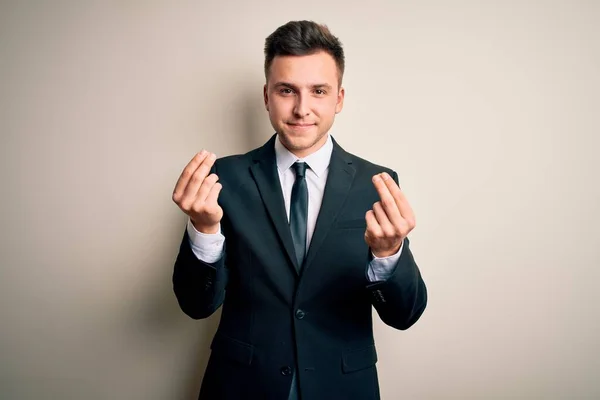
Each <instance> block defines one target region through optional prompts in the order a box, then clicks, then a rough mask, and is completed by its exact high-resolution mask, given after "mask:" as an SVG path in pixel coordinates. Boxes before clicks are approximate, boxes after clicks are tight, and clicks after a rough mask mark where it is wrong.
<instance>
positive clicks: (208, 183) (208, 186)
mask: <svg viewBox="0 0 600 400" xmlns="http://www.w3.org/2000/svg"><path fill="white" fill-rule="evenodd" d="M218 180H219V177H218V176H217V174H210V175H209V176H207V177H206V179H204V182H202V185H201V186H200V189H198V193H197V194H196V200H195V201H199V202H201V203H204V202H205V201H207V198H208V196H209V194H210V191H211V190H212V188H213V187H214V186H215V184H216V183H217V181H218Z"/></svg>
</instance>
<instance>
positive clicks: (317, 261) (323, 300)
mask: <svg viewBox="0 0 600 400" xmlns="http://www.w3.org/2000/svg"><path fill="white" fill-rule="evenodd" d="M275 139H276V136H273V137H272V138H271V139H270V140H269V141H268V142H267V143H266V144H265V145H264V146H262V147H260V148H258V149H255V150H253V151H251V152H249V153H247V154H244V155H236V156H229V157H224V158H221V159H219V160H217V161H216V163H215V167H214V168H213V170H214V171H213V172H216V173H217V174H218V176H219V178H220V182H221V184H222V185H223V190H222V191H221V193H220V196H219V204H220V205H221V207H222V208H223V210H224V216H223V219H222V221H221V229H222V232H223V234H224V235H225V240H226V242H225V255H224V257H223V258H221V260H219V261H217V262H216V263H214V264H207V263H204V262H202V261H199V260H198V259H197V258H196V257H195V255H194V254H193V253H192V250H191V247H190V245H189V240H188V237H187V233H185V234H184V238H183V241H182V243H181V248H180V251H179V255H178V257H177V260H176V262H175V268H174V274H173V286H174V291H175V294H176V296H177V300H178V301H179V305H180V306H181V309H182V310H183V311H184V312H185V313H186V314H187V315H189V316H190V317H192V318H196V319H200V318H206V317H208V316H210V315H211V314H212V313H214V312H215V310H216V309H217V308H219V307H220V306H221V305H223V310H222V315H221V321H220V324H219V327H218V330H217V333H216V334H215V337H214V339H213V342H212V345H211V349H212V353H211V356H210V360H209V363H208V367H207V369H206V373H205V375H204V380H203V383H202V389H201V391H200V399H211V400H213V399H231V400H239V399H253V400H254V399H274V400H285V399H287V396H288V393H289V390H290V383H291V379H292V374H293V372H294V370H296V373H297V379H298V384H299V391H300V394H301V397H302V399H303V400H319V399H327V400H335V399H360V400H369V399H379V386H378V381H377V371H376V367H375V363H376V361H377V354H376V351H375V344H374V340H373V328H372V317H371V314H372V306H374V307H375V309H376V310H377V312H378V313H379V316H380V317H381V319H382V320H383V321H384V322H385V323H386V324H388V325H390V326H392V327H394V328H397V329H402V330H404V329H407V328H408V327H410V326H411V325H412V324H414V323H415V322H416V321H417V319H418V318H419V317H420V316H421V314H422V313H423V311H424V309H425V305H426V303H427V291H426V288H425V284H424V282H423V280H422V279H421V275H420V273H419V269H418V268H417V265H416V264H415V261H414V259H413V255H412V254H411V251H410V248H409V240H408V239H405V242H404V248H403V251H402V255H401V257H400V260H399V261H398V264H397V266H396V269H395V271H394V273H393V275H392V276H391V277H390V278H389V279H388V280H387V281H385V282H377V283H370V282H369V281H368V279H367V276H366V267H367V264H368V263H369V261H370V250H369V248H368V246H367V244H366V243H365V240H364V234H365V229H366V222H365V214H366V212H367V211H368V210H369V209H371V208H372V206H373V203H375V202H377V201H379V196H378V194H377V192H376V190H375V187H374V186H373V184H372V181H371V178H372V176H373V175H375V174H377V173H380V172H383V171H387V172H388V173H389V174H390V175H391V176H392V177H393V178H394V179H395V180H396V182H397V181H398V178H397V175H396V173H395V172H393V171H391V170H390V169H387V168H384V167H380V166H377V165H374V164H371V163H369V162H368V161H365V160H363V159H360V158H358V157H356V156H354V155H352V154H349V153H347V152H346V151H344V150H343V149H342V148H341V147H340V146H339V145H338V144H337V143H336V142H335V140H334V141H333V144H334V147H333V153H332V156H331V162H330V165H329V175H328V178H327V183H326V187H325V192H324V197H323V203H322V206H321V210H320V213H319V216H318V219H317V225H316V227H315V232H314V234H313V237H312V241H311V244H310V248H309V250H308V254H307V256H306V260H305V264H304V267H303V269H302V271H301V273H300V274H299V273H298V272H297V270H296V265H295V264H296V263H297V261H296V257H295V254H294V245H293V242H292V237H291V234H290V229H289V225H288V222H287V217H286V212H285V206H284V202H283V195H282V190H281V186H280V182H279V178H278V175H277V166H276V160H275V150H274V140H275Z"/></svg>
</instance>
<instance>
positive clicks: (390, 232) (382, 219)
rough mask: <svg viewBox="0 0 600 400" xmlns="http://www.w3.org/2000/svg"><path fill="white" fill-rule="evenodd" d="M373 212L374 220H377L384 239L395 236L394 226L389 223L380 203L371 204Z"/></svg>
mask: <svg viewBox="0 0 600 400" xmlns="http://www.w3.org/2000/svg"><path fill="white" fill-rule="evenodd" d="M373 212H374V213H375V218H376V219H377V223H378V224H379V226H380V227H381V230H382V232H383V235H384V236H386V237H392V236H395V235H396V229H395V228H394V225H392V223H391V222H390V220H389V218H388V216H387V214H386V212H385V210H384V209H383V206H382V205H381V203H380V202H377V203H375V204H373Z"/></svg>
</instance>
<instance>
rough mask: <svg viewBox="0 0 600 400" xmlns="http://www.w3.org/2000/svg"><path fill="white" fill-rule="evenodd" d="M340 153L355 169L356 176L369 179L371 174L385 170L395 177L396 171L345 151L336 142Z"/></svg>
mask: <svg viewBox="0 0 600 400" xmlns="http://www.w3.org/2000/svg"><path fill="white" fill-rule="evenodd" d="M336 146H337V148H338V151H339V152H340V155H341V156H342V157H343V158H344V159H345V160H346V161H347V162H348V163H349V164H350V165H352V167H353V168H354V169H355V170H356V175H357V177H368V178H369V179H371V177H372V176H373V175H376V174H380V173H382V172H387V173H388V174H389V175H390V176H392V177H393V178H394V179H397V175H396V172H395V171H394V170H393V169H392V168H389V167H386V166H384V165H380V164H376V163H374V162H372V161H369V160H367V159H365V158H362V157H359V156H357V155H356V154H353V153H350V152H347V151H346V150H344V149H343V148H342V147H341V146H339V145H338V144H337V143H336Z"/></svg>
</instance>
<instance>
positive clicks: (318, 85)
mask: <svg viewBox="0 0 600 400" xmlns="http://www.w3.org/2000/svg"><path fill="white" fill-rule="evenodd" d="M279 86H285V87H289V88H290V89H298V87H297V86H296V85H294V84H293V83H289V82H277V83H276V84H275V85H274V87H279ZM310 88H311V89H329V90H331V85H329V84H327V83H316V84H314V85H310Z"/></svg>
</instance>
